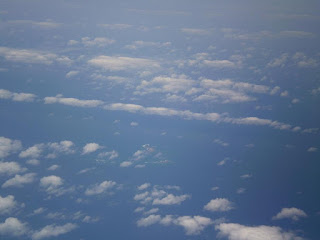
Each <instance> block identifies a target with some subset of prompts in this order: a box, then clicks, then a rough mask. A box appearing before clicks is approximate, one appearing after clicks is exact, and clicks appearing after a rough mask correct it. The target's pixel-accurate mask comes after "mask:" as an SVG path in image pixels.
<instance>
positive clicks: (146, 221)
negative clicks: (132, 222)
mask: <svg viewBox="0 0 320 240" xmlns="http://www.w3.org/2000/svg"><path fill="white" fill-rule="evenodd" d="M160 220H161V216H160V215H153V214H152V215H150V216H148V217H145V218H141V219H139V220H138V221H137V225H138V227H147V226H150V225H152V224H155V223H158V222H159V221H160Z"/></svg>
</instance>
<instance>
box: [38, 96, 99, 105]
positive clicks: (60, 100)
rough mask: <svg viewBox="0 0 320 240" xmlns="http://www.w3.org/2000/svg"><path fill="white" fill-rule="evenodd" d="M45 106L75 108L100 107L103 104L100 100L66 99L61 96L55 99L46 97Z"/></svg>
mask: <svg viewBox="0 0 320 240" xmlns="http://www.w3.org/2000/svg"><path fill="white" fill-rule="evenodd" d="M44 103H45V104H53V103H60V104H63V105H68V106H73V107H98V106H100V105H102V104H103V101H100V100H81V99H77V98H64V97H62V96H61V95H57V96H55V97H45V98H44Z"/></svg>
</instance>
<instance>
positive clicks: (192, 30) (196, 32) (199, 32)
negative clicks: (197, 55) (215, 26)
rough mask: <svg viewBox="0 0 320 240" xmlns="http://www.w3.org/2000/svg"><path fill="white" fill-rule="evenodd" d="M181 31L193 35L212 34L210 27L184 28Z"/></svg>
mask: <svg viewBox="0 0 320 240" xmlns="http://www.w3.org/2000/svg"><path fill="white" fill-rule="evenodd" d="M181 32H183V33H187V34H192V35H208V34H210V32H211V31H210V30H208V29H201V28H182V29H181Z"/></svg>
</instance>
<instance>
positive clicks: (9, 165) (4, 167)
mask: <svg viewBox="0 0 320 240" xmlns="http://www.w3.org/2000/svg"><path fill="white" fill-rule="evenodd" d="M24 171H26V168H22V167H21V166H20V164H19V163H17V162H0V175H3V174H6V175H13V174H16V173H21V172H24Z"/></svg>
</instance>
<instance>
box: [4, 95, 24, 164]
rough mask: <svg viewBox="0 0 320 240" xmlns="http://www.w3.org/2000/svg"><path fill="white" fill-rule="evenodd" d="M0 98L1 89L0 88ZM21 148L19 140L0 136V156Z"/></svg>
mask: <svg viewBox="0 0 320 240" xmlns="http://www.w3.org/2000/svg"><path fill="white" fill-rule="evenodd" d="M0 98H1V89H0ZM21 148H22V145H21V142H20V141H19V140H12V139H10V138H6V137H0V158H5V157H7V156H9V155H10V154H12V153H15V152H17V151H19V150H20V149H21Z"/></svg>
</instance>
